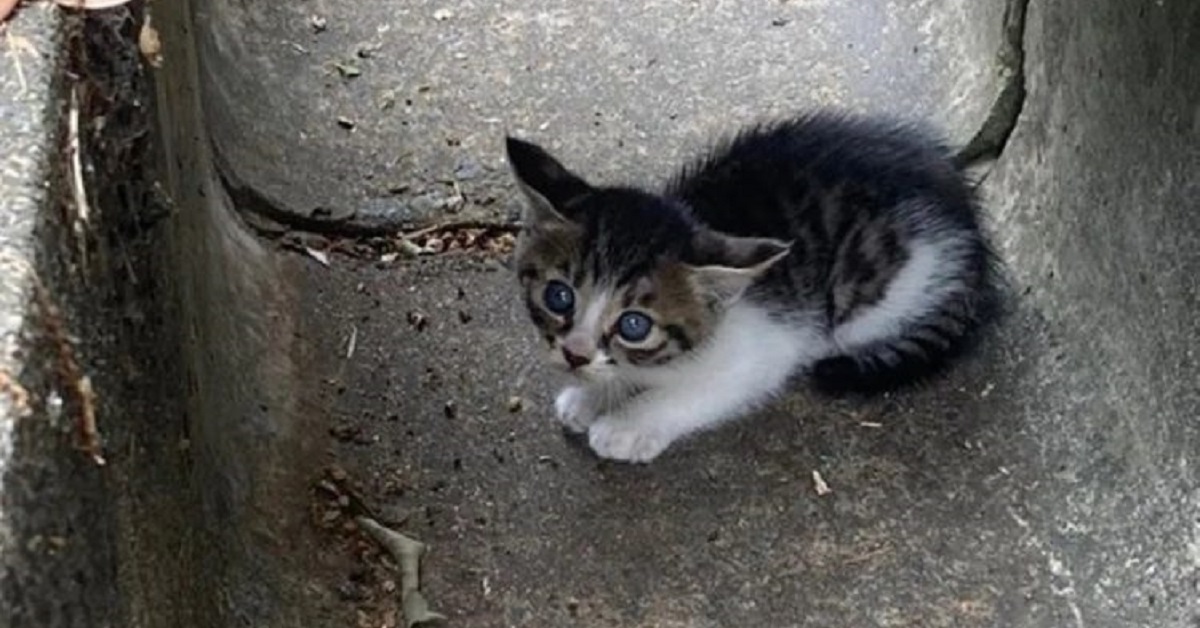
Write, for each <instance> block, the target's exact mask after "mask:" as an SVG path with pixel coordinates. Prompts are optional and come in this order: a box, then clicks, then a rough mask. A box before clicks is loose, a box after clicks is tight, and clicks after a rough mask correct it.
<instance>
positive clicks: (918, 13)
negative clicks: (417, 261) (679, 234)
mask: <svg viewBox="0 0 1200 628" xmlns="http://www.w3.org/2000/svg"><path fill="white" fill-rule="evenodd" d="M1027 2H1028V0H986V1H976V2H966V3H963V2H925V3H922V4H921V7H920V8H916V7H915V6H914V5H913V4H912V3H901V2H879V3H867V5H864V6H858V5H857V4H855V3H849V4H846V5H844V6H842V7H839V8H828V7H824V8H820V9H817V8H814V7H813V6H808V4H805V3H792V4H789V5H787V6H782V5H779V6H771V5H761V6H758V5H755V6H751V5H744V6H739V5H737V4H736V3H734V4H732V5H727V6H718V7H715V8H710V9H711V15H708V16H707V17H701V18H697V17H696V16H695V15H691V14H689V11H690V9H689V8H687V7H684V6H682V5H677V3H670V2H649V3H644V6H641V8H640V9H639V10H640V11H645V12H646V15H647V17H645V18H644V19H645V20H648V21H647V24H649V26H645V25H642V24H638V23H634V22H639V21H641V20H635V21H629V20H627V18H628V16H627V15H624V14H623V9H610V8H607V7H606V5H603V4H597V5H594V6H590V7H580V8H579V9H578V13H579V14H580V17H577V18H576V19H579V20H580V21H581V22H582V23H593V24H594V23H598V21H604V20H608V21H610V22H611V23H614V24H624V27H623V28H615V29H612V32H606V33H605V34H604V35H603V36H597V37H585V38H582V39H580V40H579V41H578V42H574V43H572V44H571V46H579V47H580V48H579V49H576V50H574V52H573V53H572V54H570V55H566V56H565V58H561V59H557V60H554V61H553V62H548V63H547V65H546V67H543V68H539V69H538V70H537V71H536V72H532V73H531V71H530V67H528V66H526V67H525V68H524V70H523V71H522V69H521V67H522V66H524V65H525V64H526V63H529V62H530V59H529V58H527V57H526V56H523V55H524V53H522V52H521V51H522V50H523V49H524V48H525V47H526V46H528V45H529V44H528V42H527V41H523V40H521V38H519V37H515V36H514V33H516V32H523V29H533V30H531V31H530V32H540V30H538V29H541V28H543V27H544V28H548V29H550V30H549V32H550V33H551V34H553V35H554V36H555V37H566V38H570V37H572V35H571V34H570V33H569V32H568V31H573V30H576V27H572V26H570V24H572V21H571V18H570V16H567V15H559V13H560V10H559V9H556V8H554V7H552V6H549V7H543V6H541V5H537V4H536V3H535V4H534V5H529V7H528V8H525V9H523V10H513V11H498V10H496V9H493V8H485V7H484V6H483V5H477V4H476V5H472V4H471V3H468V4H466V5H463V6H461V7H459V10H458V11H459V14H460V15H458V17H456V18H455V19H454V20H448V21H446V23H445V24H441V23H436V22H434V21H433V20H431V18H430V17H429V15H428V13H432V12H433V8H432V7H428V6H424V5H423V3H417V4H414V5H412V6H405V7H400V8H397V9H387V10H382V13H383V14H380V12H381V9H379V8H376V7H372V6H370V3H366V4H364V5H362V7H361V8H358V7H357V6H356V8H355V10H353V11H343V12H340V13H339V14H337V15H336V16H330V17H331V19H330V26H329V28H328V30H327V31H326V30H325V29H324V28H322V29H316V32H314V29H313V28H312V27H311V26H310V25H309V20H310V18H312V17H320V16H319V15H317V14H320V13H321V12H322V11H323V9H321V8H320V7H304V6H300V5H296V6H292V5H283V4H279V5H261V6H258V5H256V6H248V5H243V4H240V3H237V2H229V1H226V0H213V1H209V2H203V3H198V4H197V8H196V10H197V15H198V25H199V27H200V28H199V29H198V30H197V38H198V45H199V46H200V49H201V54H202V56H203V57H204V59H205V61H206V63H205V64H204V66H203V67H201V77H200V81H201V85H202V88H203V90H204V97H205V107H206V110H207V111H208V112H209V114H210V118H211V122H210V125H211V127H212V129H211V130H212V137H213V146H214V152H215V153H216V157H217V163H218V170H219V171H220V173H221V176H222V178H223V179H224V180H226V182H227V184H228V187H229V188H230V190H231V192H232V193H233V194H234V195H235V200H237V201H238V210H239V211H240V212H244V213H245V214H247V215H251V216H255V217H257V218H259V219H261V220H264V221H267V222H268V224H269V225H270V229H269V230H264V231H278V230H283V229H286V228H292V229H297V230H308V231H316V232H324V233H330V234H335V235H347V236H354V235H363V234H371V235H384V234H388V233H394V232H396V231H399V230H402V229H403V228H406V227H420V226H427V225H428V224H431V223H436V222H438V221H440V220H445V218H446V216H445V213H446V211H445V210H444V207H443V205H441V204H440V203H439V202H438V201H440V200H445V199H446V198H447V197H449V198H457V199H459V200H460V201H463V205H462V207H461V208H459V207H457V206H456V208H455V212H456V213H458V214H459V215H458V216H457V217H458V218H462V217H463V216H462V214H463V213H467V214H469V216H467V217H468V218H487V219H491V220H498V219H504V218H506V216H504V215H503V214H498V213H496V209H497V207H496V206H495V205H494V204H492V202H491V201H492V200H494V199H491V195H490V194H489V193H488V191H489V190H491V189H494V188H496V187H501V188H503V187H506V186H507V185H508V181H507V179H506V176H507V171H506V169H505V168H504V166H503V164H501V163H498V162H497V160H496V157H497V156H499V155H500V154H501V153H502V151H501V150H500V146H499V140H500V137H501V136H502V135H503V133H504V130H503V128H502V127H504V128H508V130H509V131H522V130H529V131H532V130H533V129H538V131H539V132H540V133H544V134H545V135H546V136H547V137H548V138H553V140H554V141H555V142H558V143H560V144H561V145H562V146H563V147H564V148H568V149H570V151H574V152H575V153H576V155H578V156H581V157H583V158H584V161H576V160H574V159H572V161H573V162H574V163H583V164H587V163H593V164H597V165H599V164H604V167H605V168H606V170H607V171H608V172H607V173H606V174H608V175H610V176H622V177H627V176H638V177H643V176H644V175H645V173H646V172H647V168H648V166H650V164H653V166H654V167H657V166H660V165H661V164H664V163H668V162H673V161H675V159H674V158H673V156H674V155H676V154H684V153H691V152H692V151H694V150H702V148H703V147H704V146H706V145H708V144H709V143H710V142H711V140H712V138H713V137H714V136H719V135H721V134H724V133H730V132H733V131H734V129H735V128H737V127H738V126H740V125H741V124H744V123H748V122H751V121H753V120H758V119H762V118H764V117H776V116H783V115H790V114H793V113H795V111H797V110H804V109H810V108H816V107H823V106H837V107H841V108H849V109H855V110H870V111H873V112H875V113H880V114H885V115H893V116H898V117H903V118H905V119H916V120H924V121H928V122H934V121H936V126H937V127H938V129H939V131H940V132H942V133H943V134H944V135H945V136H946V137H947V140H948V141H949V142H950V143H952V144H953V145H955V146H956V147H962V149H963V155H962V159H963V160H964V161H969V162H974V161H977V160H981V159H988V158H990V157H994V156H995V154H996V153H998V152H999V147H1000V146H1001V145H1002V144H1003V141H1004V139H1005V137H1006V136H1007V133H1008V131H1010V130H1011V127H1012V122H1013V121H1014V120H1015V116H1016V114H1017V112H1018V111H1019V108H1020V97H1021V94H1022V91H1021V76H1020V73H1019V71H1016V70H1019V67H1020V57H1021V56H1022V55H1021V50H1020V33H1021V32H1022V26H1023V17H1024V7H1025V5H1026V3H1027ZM485 4H486V3H485ZM552 4H553V3H551V5H552ZM809 4H811V3H809ZM614 6H615V5H614ZM509 8H512V7H509ZM314 11H315V12H316V13H313V12H314ZM814 11H821V12H823V13H822V15H825V14H827V15H826V17H829V18H830V19H829V20H828V23H824V22H823V21H822V20H814V19H813V13H812V12H814ZM554 15H557V16H558V17H550V16H554ZM773 17H774V18H775V21H774V22H773V21H772V18H773ZM560 19H561V21H562V24H560V25H558V26H555V25H553V24H551V23H552V22H555V21H557V20H560ZM694 20H700V21H701V22H704V21H705V20H707V22H706V23H705V24H704V25H703V27H702V28H701V27H695V28H689V27H680V26H679V25H678V24H679V23H683V24H686V23H689V22H691V21H694ZM497 24H500V25H501V26H497ZM656 24H657V25H659V26H661V27H662V29H663V32H670V33H672V35H670V37H671V38H682V39H680V40H674V39H671V40H670V43H671V44H672V45H674V46H677V47H678V48H679V49H684V50H687V51H688V52H687V53H686V54H680V53H679V52H678V50H672V49H671V48H670V46H665V45H664V43H663V40H662V39H661V38H660V37H651V38H650V39H649V40H643V39H639V37H642V38H645V37H647V36H648V33H647V32H643V29H646V28H649V29H650V30H651V31H653V27H654V25H656ZM722 24H733V25H736V29H740V30H736V31H735V33H736V34H738V35H744V33H758V34H759V36H760V37H761V39H760V40H758V41H756V42H753V43H749V42H745V41H737V40H735V39H734V38H733V37H732V35H733V34H735V33H731V32H729V31H726V30H722V26H721V25H722ZM770 24H774V26H769V25H770ZM564 25H565V26H564ZM376 29H379V30H378V32H375V30H376ZM560 31H561V32H560ZM637 33H640V35H637ZM884 33H886V34H887V36H886V37H881V36H880V35H881V34H884ZM546 36H547V37H549V35H546ZM363 38H366V39H369V40H370V41H371V42H374V41H375V40H378V46H381V47H382V48H384V50H382V51H379V50H375V49H374V48H372V47H371V46H374V45H375V44H370V42H366V43H364V42H362V41H358V39H363ZM743 39H744V38H743ZM550 41H553V39H551V40H550ZM557 45H562V44H557ZM363 46H367V49H368V50H375V51H374V52H371V53H369V54H365V55H364V56H363V57H362V58H358V59H357V60H356V61H355V62H354V64H355V68H356V71H358V66H362V68H363V69H362V76H361V77H358V78H354V79H353V80H347V79H345V77H342V78H338V76H337V75H336V73H334V65H333V62H334V60H336V59H340V58H342V56H344V55H345V54H348V53H346V51H347V50H349V51H353V50H354V49H355V48H356V47H357V48H358V49H359V50H362V49H363ZM410 46H416V49H409V47H410ZM843 46H844V47H846V48H847V49H849V50H854V51H856V52H851V53H847V52H844V51H840V50H835V49H834V48H835V47H839V48H840V47H843ZM447 47H448V48H449V49H452V50H454V51H456V54H453V55H452V54H450V50H443V48H447ZM726 48H728V49H726ZM426 49H428V50H429V52H426V51H425V50H426ZM767 50H769V51H772V53H771V58H763V57H762V52H763V51H767ZM614 51H617V52H614ZM619 51H629V53H628V55H627V54H625V53H620V52H619ZM435 53H436V54H435ZM349 54H351V56H353V54H352V53H349ZM402 54H407V55H412V56H414V57H416V58H418V59H420V66H421V67H407V66H402V65H397V64H396V62H395V60H396V59H398V58H403V57H401V55H402ZM629 55H632V56H629ZM642 57H645V58H642ZM676 57H677V58H676ZM842 57H846V58H848V59H851V58H852V59H853V61H845V62H838V61H837V60H838V59H840V58H842ZM490 58H494V60H491V61H485V60H484V59H490ZM635 58H638V59H641V61H640V62H641V63H645V64H647V66H646V68H640V67H639V68H635V67H634V66H633V65H629V66H628V67H626V65H627V64H634V59H635ZM468 59H469V60H470V61H465V60H468ZM714 59H715V60H718V61H714ZM779 59H791V61H790V62H788V63H781V62H780V61H779ZM935 59H936V60H939V61H931V60H935ZM739 64H741V65H739ZM785 66H787V67H789V68H790V69H789V71H788V72H786V73H785V72H783V71H782V70H781V68H783V67H785ZM843 66H844V67H843ZM666 67H669V68H670V71H669V72H668V71H667V70H666V69H665V68H666ZM743 67H744V68H749V69H748V70H746V71H742V68H743ZM756 73H757V74H756ZM859 74H861V75H862V76H864V77H870V78H862V79H859V78H848V77H852V76H857V75H859ZM576 75H583V76H589V77H595V78H593V79H592V80H595V81H597V82H598V85H599V86H596V87H593V88H592V89H588V90H582V91H581V90H579V89H577V86H576V81H575V78H576ZM355 76H356V77H357V76H358V75H357V74H356V75H355ZM680 77H683V78H680ZM718 77H720V78H718ZM748 77H754V78H753V80H749V81H747V78H748ZM723 81H724V82H723ZM781 82H782V83H787V85H786V86H785V87H768V86H773V85H776V84H778V83H781ZM416 83H422V86H421V87H420V88H418V87H417V86H416V85H415V84H416ZM426 83H427V84H426ZM731 86H734V87H731ZM414 89H419V90H420V91H419V92H418V93H417V94H408V92H407V91H405V90H409V91H411V90H414ZM764 90H765V91H764ZM397 94H400V97H399V100H400V102H403V103H406V104H404V105H395V106H392V105H387V106H381V105H379V104H378V102H376V101H377V100H379V99H380V98H382V99H383V100H384V101H385V102H390V101H394V100H396V96H397ZM405 95H408V96H412V98H405ZM393 104H394V103H393ZM351 111H353V112H355V113H354V114H353V115H352V116H350V117H352V118H354V120H355V121H354V125H350V120H349V118H346V119H345V123H346V125H347V126H353V127H354V128H342V127H339V126H338V125H337V124H335V123H334V120H335V118H337V114H339V113H342V112H351ZM593 111H594V112H595V115H596V116H600V117H599V118H592V112H593ZM667 111H676V112H677V114H678V115H676V113H672V114H670V117H669V118H667V113H666V112H667ZM602 112H603V115H601V113H602ZM718 112H719V113H718ZM433 120H437V122H436V124H437V125H440V126H442V127H444V128H445V129H453V132H452V135H453V136H454V137H452V138H451V137H447V142H446V143H447V145H446V146H442V145H440V144H442V142H440V141H429V140H428V138H427V137H426V135H428V134H429V133H431V132H432V129H430V128H429V127H430V125H431V124H433V122H432V121H433ZM601 120H603V123H602V122H601ZM551 121H553V124H551ZM418 127H420V128H421V130H420V131H416V130H415V129H417V128H418ZM547 127H549V128H547ZM663 127H666V128H669V129H670V130H669V131H668V132H663V131H662V130H661V129H662V128H663ZM651 129H653V131H651ZM617 147H619V148H617ZM570 151H568V152H570ZM647 156H650V158H649V159H647ZM646 162H650V163H649V164H648V163H646ZM462 163H469V164H472V165H473V166H474V167H473V168H470V170H476V169H477V170H479V171H480V173H481V174H472V175H471V176H469V177H467V178H464V179H463V180H459V178H458V175H457V172H458V165H461V164H462ZM313 164H320V166H319V167H314V165H313ZM385 164H390V165H385ZM614 169H615V170H616V172H612V170H614ZM650 171H653V168H651V170H650ZM656 174H665V173H656ZM447 183H453V185H454V188H455V189H454V193H453V194H451V193H450V192H448V191H447V190H445V189H443V188H444V187H446V184H447ZM476 192H478V193H479V194H478V196H479V197H482V198H483V199H487V203H476V202H475V201H474V199H475V198H476V197H477V194H476Z"/></svg>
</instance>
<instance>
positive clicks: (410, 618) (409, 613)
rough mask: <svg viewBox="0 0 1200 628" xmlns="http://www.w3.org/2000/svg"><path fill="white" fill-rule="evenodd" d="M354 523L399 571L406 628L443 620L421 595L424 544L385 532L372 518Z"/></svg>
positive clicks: (388, 531)
mask: <svg viewBox="0 0 1200 628" xmlns="http://www.w3.org/2000/svg"><path fill="white" fill-rule="evenodd" d="M355 522H356V523H357V524H358V526H359V528H360V529H362V530H363V531H364V532H366V533H367V534H368V535H369V536H370V537H371V538H373V539H374V540H375V542H377V543H379V544H380V545H382V546H383V547H384V549H386V550H387V551H388V552H389V553H390V554H391V555H392V557H393V558H395V559H396V562H397V563H398V564H399V567H400V608H401V611H402V612H403V614H404V625H405V626H407V627H408V628H411V627H412V626H417V625H420V624H427V623H429V622H433V621H438V620H444V619H446V616H445V615H442V614H441V613H436V612H434V611H431V610H429V602H427V601H426V600H425V596H423V595H422V594H421V591H420V588H421V555H422V554H424V553H425V544H424V543H421V542H420V541H418V540H416V539H413V538H410V537H408V536H405V535H403V534H400V533H399V532H396V531H395V530H392V529H391V528H387V527H385V526H383V525H381V524H380V523H379V522H377V521H375V520H374V519H372V518H371V517H365V516H364V517H357V518H355Z"/></svg>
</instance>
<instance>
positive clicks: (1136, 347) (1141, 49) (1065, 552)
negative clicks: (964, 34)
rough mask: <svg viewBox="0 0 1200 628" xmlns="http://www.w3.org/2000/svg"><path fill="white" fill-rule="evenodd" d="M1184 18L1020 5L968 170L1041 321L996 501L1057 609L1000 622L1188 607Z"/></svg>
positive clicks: (1196, 155) (1190, 425)
mask: <svg viewBox="0 0 1200 628" xmlns="http://www.w3.org/2000/svg"><path fill="white" fill-rule="evenodd" d="M1197 26H1200V5H1197V4H1196V3H1194V2H1189V1H1188V0H1174V1H1172V0H1167V1H1161V2H1154V3H1129V2H1125V1H1124V0H1102V1H1096V0H1070V1H1065V2H1039V1H1035V2H1033V3H1032V4H1031V6H1030V13H1029V22H1028V25H1027V30H1026V34H1025V41H1026V64H1025V74H1026V76H1027V81H1028V82H1027V86H1028V96H1027V98H1026V101H1025V105H1024V110H1023V112H1022V115H1021V116H1020V119H1019V121H1018V123H1017V126H1016V128H1015V130H1014V132H1013V134H1012V136H1011V137H1010V138H1009V141H1008V143H1007V145H1006V146H1005V148H1004V150H1003V152H1002V154H1001V155H1000V157H999V159H998V160H997V162H996V163H995V166H994V169H993V170H992V172H991V174H990V175H989V177H988V179H987V181H986V183H985V184H984V187H983V189H984V192H985V193H986V197H987V202H988V206H989V207H990V208H991V210H992V212H993V215H994V217H995V220H996V222H997V223H998V225H997V226H998V227H999V228H998V229H997V233H998V234H1000V235H1001V236H1002V238H1001V240H1000V246H1001V248H1002V252H1003V256H1004V257H1005V258H1006V259H1007V260H1008V262H1009V266H1010V269H1011V271H1012V274H1013V278H1014V281H1015V282H1016V283H1017V284H1018V285H1019V286H1020V288H1022V293H1023V296H1022V297H1021V298H1020V300H1019V307H1021V308H1022V309H1023V310H1025V311H1027V312H1031V313H1033V315H1035V316H1037V317H1038V319H1039V320H1041V321H1042V322H1043V323H1044V325H1045V328H1046V334H1045V336H1044V337H1040V338H1037V339H1036V340H1034V342H1036V343H1038V344H1039V345H1041V346H1043V347H1045V350H1044V351H1042V352H1040V354H1037V355H1038V358H1037V359H1036V360H1035V363H1034V364H1032V365H1031V366H1032V369H1033V372H1034V373H1035V375H1034V378H1033V379H1034V381H1033V382H1032V385H1031V389H1030V390H1029V391H1028V393H1027V395H1025V396H1024V397H1023V398H1022V399H1021V406H1022V407H1021V409H1020V411H1019V412H1018V413H1017V416H1015V417H1013V420H1012V423H1013V434H1012V439H1013V440H1014V441H1020V440H1023V439H1027V440H1028V442H1030V443H1031V444H1032V447H1031V448H1030V450H1029V451H1028V452H1027V453H1026V454H1025V455H1024V456H1023V457H1022V458H1023V459H1022V460H1014V461H1013V462H1014V464H1013V468H1012V472H1013V474H1014V477H1015V478H1017V479H1018V481H1017V482H1016V483H1015V484H1016V485H1023V486H1027V487H1030V488H1029V493H1028V495H1029V498H1028V500H1025V501H1024V503H1021V504H1019V507H1016V506H1014V508H1013V510H1011V512H1012V516H1013V517H1014V519H1015V520H1017V521H1018V523H1020V524H1022V527H1023V528H1024V530H1025V535H1024V538H1023V539H1022V540H1021V543H1022V545H1023V546H1024V547H1025V548H1026V549H1029V550H1031V551H1032V552H1033V553H1034V554H1035V555H1039V556H1040V557H1041V560H1042V561H1043V562H1042V564H1040V565H1038V564H1031V565H1030V566H1029V568H1030V570H1031V572H1041V573H1043V574H1046V575H1045V576H1044V577H1045V578H1046V582H1047V583H1048V585H1049V587H1048V588H1049V590H1050V591H1051V592H1052V593H1053V597H1052V599H1053V600H1054V608H1052V609H1050V611H1051V612H1052V613H1056V614H1053V615H1049V616H1038V615H1032V614H1030V613H1029V612H1028V611H1022V612H1021V613H1022V614H1018V615H1016V616H1015V617H1014V619H1013V621H1012V622H1011V624H1010V625H1022V626H1034V625H1036V626H1047V625H1059V626H1118V625H1120V626H1179V627H1183V626H1195V625H1200V624H1198V623H1197V622H1200V423H1198V422H1197V417H1200V386H1197V381H1200V375H1198V374H1200V359H1198V358H1200V356H1197V354H1196V351H1197V350H1196V347H1197V346H1200V317H1197V315H1196V310H1197V308H1198V307H1200V279H1198V278H1200V249H1198V248H1197V246H1196V241H1197V238H1198V237H1200V213H1197V211H1196V209H1197V199H1198V198H1200V179H1198V178H1197V176H1196V174H1197V173H1198V172H1200V143H1198V142H1200V108H1197V103H1200V75H1198V74H1197V73H1196V66H1195V62H1194V60H1195V59H1197V58H1200V39H1197V37H1196V33H1197ZM1037 460H1043V461H1048V462H1047V463H1046V465H1045V466H1046V467H1047V468H1049V469H1050V470H1051V473H1044V472H1033V473H1030V470H1031V469H1033V468H1036V465H1035V464H1031V463H1030V462H1029V461H1037Z"/></svg>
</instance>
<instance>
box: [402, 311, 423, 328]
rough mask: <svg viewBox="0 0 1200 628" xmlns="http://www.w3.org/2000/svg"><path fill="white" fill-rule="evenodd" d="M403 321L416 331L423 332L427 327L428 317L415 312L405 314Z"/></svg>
mask: <svg viewBox="0 0 1200 628" xmlns="http://www.w3.org/2000/svg"><path fill="white" fill-rule="evenodd" d="M405 319H406V320H408V324H409V325H412V327H413V329H415V330H417V331H425V328H426V327H428V326H429V317H428V316H425V315H424V314H422V313H420V312H417V311H415V310H413V311H410V312H409V313H408V314H406V315H405Z"/></svg>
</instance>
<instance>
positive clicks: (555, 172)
mask: <svg viewBox="0 0 1200 628" xmlns="http://www.w3.org/2000/svg"><path fill="white" fill-rule="evenodd" d="M505 147H506V148H507V150H508V163H509V165H510V166H512V171H513V175H514V176H516V178H517V183H518V184H520V187H521V191H522V192H524V193H525V196H526V197H527V198H528V199H529V202H528V203H526V206H525V207H526V209H525V212H524V214H523V216H522V222H524V223H525V224H526V225H528V226H537V225H545V224H547V223H569V222H570V218H571V212H570V211H569V206H570V205H571V202H572V201H573V200H576V199H578V198H579V197H581V196H584V195H586V194H587V193H588V192H590V191H591V190H592V186H590V185H588V183H587V182H586V181H584V180H583V179H581V178H579V177H578V176H576V175H575V174H574V173H572V172H571V171H569V170H567V169H566V168H564V167H563V165H562V164H560V163H559V162H558V160H557V159H555V158H554V157H551V156H550V153H548V152H546V151H545V149H543V148H542V147H541V146H538V145H537V144H532V143H530V142H526V141H523V140H519V139H516V138H515V137H512V136H509V137H506V138H505Z"/></svg>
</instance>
